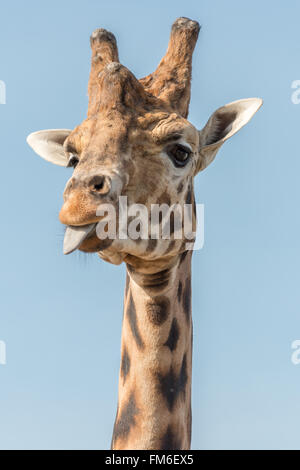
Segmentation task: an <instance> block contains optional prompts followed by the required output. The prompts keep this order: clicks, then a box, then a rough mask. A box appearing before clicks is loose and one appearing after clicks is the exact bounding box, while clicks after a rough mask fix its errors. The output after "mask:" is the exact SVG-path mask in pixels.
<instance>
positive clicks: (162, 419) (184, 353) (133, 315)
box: [112, 251, 192, 450]
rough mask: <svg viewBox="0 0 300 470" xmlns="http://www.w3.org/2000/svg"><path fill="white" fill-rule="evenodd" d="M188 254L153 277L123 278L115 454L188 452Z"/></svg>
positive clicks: (189, 405) (189, 307) (189, 328)
mask: <svg viewBox="0 0 300 470" xmlns="http://www.w3.org/2000/svg"><path fill="white" fill-rule="evenodd" d="M191 254H192V252H191V251H189V252H185V253H184V254H183V255H181V257H180V258H179V259H178V261H177V263H176V265H175V267H173V268H171V269H169V270H165V271H162V272H160V273H156V274H151V275H149V274H147V275H140V274H138V275H136V273H134V272H133V271H129V272H127V281H126V291H125V302H124V318H123V327H122V341H121V367H120V377H119V401H118V411H117V416H116V421H115V426H114V431H113V438H112V448H113V449H130V450H133V449H148V450H149V449H150V450H152V449H154V450H158V449H163V450H169V449H175V450H181V449H189V448H190V440H191V374H192V318H191Z"/></svg>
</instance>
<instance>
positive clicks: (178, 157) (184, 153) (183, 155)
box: [167, 144, 192, 168]
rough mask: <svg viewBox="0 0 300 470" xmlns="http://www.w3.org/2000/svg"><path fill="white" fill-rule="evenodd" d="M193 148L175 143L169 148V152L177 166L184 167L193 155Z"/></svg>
mask: <svg viewBox="0 0 300 470" xmlns="http://www.w3.org/2000/svg"><path fill="white" fill-rule="evenodd" d="M191 153H192V152H191V150H190V149H189V148H187V147H185V146H184V145H181V144H175V145H171V146H170V147H168V148H167V154H168V156H169V157H170V158H171V159H172V161H173V163H174V165H175V166H177V167H180V168H181V167H184V166H185V165H186V164H187V163H188V161H189V159H190V156H191Z"/></svg>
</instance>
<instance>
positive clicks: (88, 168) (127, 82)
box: [28, 18, 262, 271]
mask: <svg viewBox="0 0 300 470" xmlns="http://www.w3.org/2000/svg"><path fill="white" fill-rule="evenodd" d="M199 29H200V28H199V25H198V23H197V22H195V21H192V20H189V19H187V18H179V19H177V20H176V21H175V23H174V24H173V26H172V30H171V36H170V41H169V45H168V49H167V52H166V54H165V56H164V57H163V59H162V60H161V62H160V64H159V65H158V67H157V69H156V71H155V72H154V73H152V74H150V75H149V76H147V77H145V78H143V79H140V80H138V79H137V78H136V77H135V76H134V75H133V74H132V73H131V72H130V71H129V70H128V69H127V68H126V67H124V66H123V65H121V64H120V63H119V58H118V50H117V44H116V39H115V37H114V35H113V34H112V33H110V32H108V31H106V30H103V29H98V30H96V31H94V33H93V34H92V36H91V48H92V62H91V72H90V78H89V85H88V94H89V106H88V114H87V119H85V120H84V121H83V122H82V123H81V124H80V125H79V126H77V127H76V128H75V129H74V130H67V129H60V130H57V129H55V130H45V131H38V132H34V133H33V134H31V135H30V136H29V137H28V143H29V145H30V146H31V147H32V148H33V149H34V150H35V152H36V153H38V154H39V155H40V156H41V157H43V158H44V159H46V160H48V161H50V162H52V163H55V164H57V165H61V166H69V167H73V174H72V176H71V178H70V179H69V181H68V182H67V184H66V187H65V190H64V203H63V206H62V208H61V211H60V216H59V217H60V221H61V222H62V223H63V224H65V225H66V227H67V230H66V234H65V252H66V253H68V252H71V251H73V250H74V249H77V248H78V249H79V250H82V251H85V252H98V253H99V255H100V256H101V257H102V258H103V259H105V260H107V261H110V262H112V263H116V264H118V263H120V262H122V261H125V262H126V263H128V264H129V265H132V266H134V267H135V268H137V269H139V268H140V269H142V267H144V266H145V265H147V266H148V267H149V269H150V270H154V271H155V270H156V269H157V268H162V267H164V266H167V265H168V264H169V263H171V262H172V260H173V259H175V258H176V256H177V255H178V254H179V253H181V252H183V251H184V250H185V248H184V247H185V242H186V240H185V239H184V237H183V238H182V239H176V238H175V235H174V227H173V230H172V227H170V230H171V233H170V239H162V238H159V239H155V238H154V239H153V238H152V239H151V237H147V239H141V238H138V239H132V238H130V237H127V238H125V239H124V238H122V237H120V235H119V231H118V228H119V227H118V214H119V211H120V207H119V201H120V199H119V198H120V196H122V197H123V198H124V197H125V196H126V197H127V204H128V207H130V206H131V205H132V204H140V205H141V207H143V208H146V209H147V210H148V214H149V217H150V214H151V209H150V208H151V207H152V205H153V204H159V205H161V204H167V205H168V206H170V205H173V204H175V205H177V207H179V208H180V207H183V206H184V204H193V203H194V191H193V179H194V177H195V175H196V174H197V173H198V172H199V171H202V170H204V169H205V168H206V167H207V166H208V165H209V164H210V163H211V162H212V161H213V159H214V158H215V156H216V154H217V152H218V150H219V148H220V147H221V146H222V144H223V143H224V142H225V141H226V140H227V139H229V138H230V137H231V136H232V135H234V134H235V133H236V132H237V131H238V130H239V129H240V128H241V127H243V126H244V125H245V124H246V123H247V122H248V121H249V120H250V119H251V117H252V116H253V115H254V113H255V112H256V111H257V110H258V109H259V107H260V106H261V104H262V101H261V100H260V99H258V98H251V99H245V100H239V101H236V102H233V103H230V104H228V105H226V106H223V107H221V108H219V109H218V110H217V111H215V112H214V113H213V114H212V116H211V117H210V118H209V120H208V122H207V124H206V125H205V127H204V128H203V129H202V130H200V131H198V130H197V129H196V128H195V127H194V126H193V125H192V124H191V123H190V122H189V121H188V120H187V115H188V107H189V101H190V87H191V66H192V53H193V50H194V47H195V44H196V41H197V37H198V33H199ZM103 205H105V206H107V205H110V206H111V207H112V208H114V210H115V215H116V229H117V230H116V234H117V236H116V237H114V238H113V239H112V238H111V237H110V238H106V239H103V238H99V236H98V235H99V234H98V235H97V226H98V225H99V224H98V222H99V221H103V220H105V216H104V214H103V212H99V209H98V208H99V207H104V206H103ZM191 217H192V220H193V227H194V226H195V214H193V215H192V216H191ZM129 219H130V217H129V218H128V220H129ZM149 222H150V224H149V225H151V223H152V222H153V221H152V222H151V221H150V220H149ZM97 224H98V225H97ZM158 224H159V225H162V224H164V218H163V217H162V218H161V219H160V220H159V221H158ZM173 225H174V224H173ZM144 228H145V227H144ZM147 230H148V234H149V231H150V229H149V226H148V229H147ZM172 235H173V236H172ZM143 238H146V237H143Z"/></svg>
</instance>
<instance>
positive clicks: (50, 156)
mask: <svg viewBox="0 0 300 470" xmlns="http://www.w3.org/2000/svg"><path fill="white" fill-rule="evenodd" d="M71 132H72V131H71V130H69V129H49V130H45V131H37V132H33V133H32V134H30V135H29V136H28V137H27V143H28V145H30V147H31V148H33V150H34V151H35V152H36V153H37V154H38V155H39V156H40V157H42V158H44V159H45V160H47V161H48V162H51V163H54V164H55V165H60V166H67V164H68V157H67V155H66V154H65V151H64V147H63V144H64V141H65V140H66V138H67V137H68V135H69V134H70V133H71Z"/></svg>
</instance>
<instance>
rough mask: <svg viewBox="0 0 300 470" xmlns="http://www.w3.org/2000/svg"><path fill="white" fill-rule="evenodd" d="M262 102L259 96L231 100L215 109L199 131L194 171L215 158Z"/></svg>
mask: <svg viewBox="0 0 300 470" xmlns="http://www.w3.org/2000/svg"><path fill="white" fill-rule="evenodd" d="M262 104H263V101H262V99H260V98H248V99H244V100H238V101H233V102H232V103H229V104H226V105H225V106H222V107H221V108H219V109H217V111H215V112H214V113H213V114H212V116H211V117H210V118H209V120H208V122H207V124H206V125H205V127H204V128H203V129H202V130H201V131H199V142H200V143H199V160H198V164H197V168H196V173H198V172H199V171H202V170H204V169H205V168H206V167H207V166H208V165H209V164H210V163H211V162H212V161H213V160H214V158H215V156H216V154H217V152H218V150H219V148H220V147H221V146H222V145H223V144H224V142H225V141H226V140H227V139H229V138H230V137H231V136H233V135H234V134H236V132H238V131H239V130H240V129H241V128H242V127H244V125H245V124H247V122H248V121H250V119H251V118H252V116H253V115H254V114H255V113H256V111H258V110H259V108H260V107H261V105H262Z"/></svg>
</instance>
